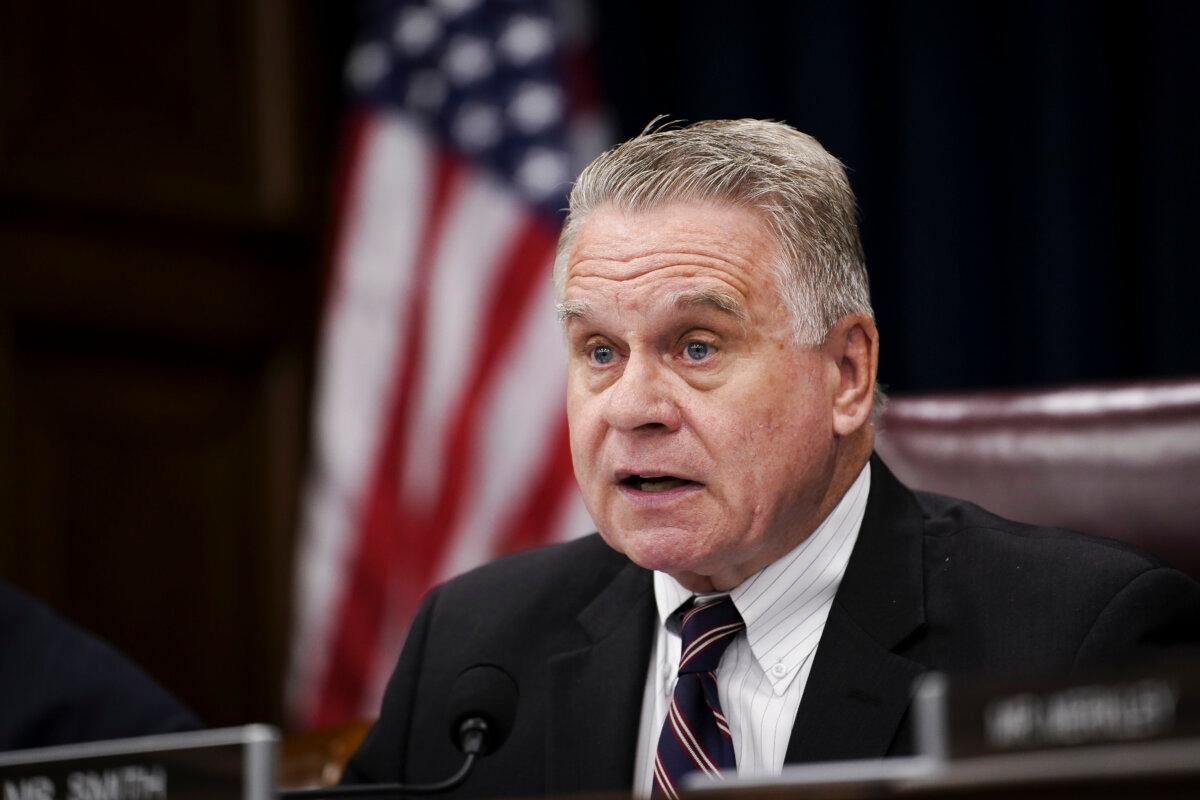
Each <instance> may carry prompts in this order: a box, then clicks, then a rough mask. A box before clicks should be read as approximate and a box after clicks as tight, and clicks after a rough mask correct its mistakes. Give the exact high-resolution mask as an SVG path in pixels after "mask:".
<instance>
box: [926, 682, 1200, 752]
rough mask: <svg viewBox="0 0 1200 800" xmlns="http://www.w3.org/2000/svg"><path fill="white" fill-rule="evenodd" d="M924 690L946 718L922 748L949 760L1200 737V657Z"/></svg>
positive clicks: (949, 684)
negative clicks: (935, 733) (940, 731)
mask: <svg viewBox="0 0 1200 800" xmlns="http://www.w3.org/2000/svg"><path fill="white" fill-rule="evenodd" d="M938 680H941V681H942V684H941V686H940V687H939V686H938V685H937V681H938ZM921 692H923V693H925V694H926V695H929V694H932V695H935V696H936V695H937V694H941V695H942V696H941V698H939V699H938V702H936V703H935V704H933V708H935V709H937V711H935V712H932V713H938V714H940V715H941V716H942V718H943V721H944V727H943V728H942V730H943V731H944V735H943V736H938V737H933V738H926V737H920V738H922V739H924V741H925V742H927V743H928V742H936V744H930V745H928V746H923V748H922V749H923V751H924V752H925V753H926V754H929V755H935V756H941V757H945V758H950V759H958V758H970V757H974V756H983V755H995V754H1001V753H1017V752H1028V751H1034V750H1050V749H1056V748H1066V747H1090V746H1096V745H1108V744H1126V743H1133V742H1149V741H1156V740H1165V739H1189V738H1200V660H1195V659H1192V660H1188V661H1180V662H1162V663H1155V664H1149V665H1144V666H1139V667H1129V668H1124V669H1120V670H1111V671H1104V672H1096V673H1091V674H1084V675H1073V676H1070V677H1061V678H1053V679H1046V680H1040V681H1036V682H1024V683H1022V682H1015V681H1004V682H991V681H970V680H968V679H965V678H956V677H940V678H934V679H932V681H931V682H929V683H928V684H926V685H924V686H923V687H922V690H921ZM926 713H927V714H928V713H931V712H928V711H927V712H926ZM939 727H941V726H939ZM939 740H940V741H939ZM937 750H940V751H941V752H936V751H937ZM931 751H933V752H931Z"/></svg>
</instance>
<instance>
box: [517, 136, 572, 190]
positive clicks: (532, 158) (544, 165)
mask: <svg viewBox="0 0 1200 800" xmlns="http://www.w3.org/2000/svg"><path fill="white" fill-rule="evenodd" d="M516 179H517V184H518V185H519V186H520V187H521V188H522V189H523V190H524V191H525V192H526V193H527V194H528V195H529V196H530V197H532V198H533V199H534V200H543V199H545V198H547V197H549V196H550V195H552V194H554V193H555V192H556V191H557V190H558V189H559V188H561V187H562V185H563V184H564V183H566V181H567V179H568V175H567V160H566V158H565V157H564V156H563V154H562V153H559V152H558V151H556V150H551V149H549V148H546V147H532V148H530V149H529V152H528V153H526V154H525V157H524V158H523V159H522V160H521V162H520V164H519V165H518V166H517V171H516Z"/></svg>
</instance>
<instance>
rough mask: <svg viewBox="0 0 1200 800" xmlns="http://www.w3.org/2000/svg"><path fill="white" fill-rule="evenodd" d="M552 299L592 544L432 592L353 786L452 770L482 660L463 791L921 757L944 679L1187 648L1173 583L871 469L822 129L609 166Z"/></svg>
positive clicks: (590, 173)
mask: <svg viewBox="0 0 1200 800" xmlns="http://www.w3.org/2000/svg"><path fill="white" fill-rule="evenodd" d="M555 279H556V283H557V286H558V290H559V296H560V298H561V302H560V305H559V312H560V316H561V317H562V319H563V326H564V332H565V338H566V344H567V353H568V363H569V379H568V380H569V389H568V408H567V410H568V418H569V422H570V430H571V452H572V456H573V460H574V467H575V474H576V477H577V479H578V481H579V484H580V486H581V488H582V489H583V493H584V497H585V500H586V503H587V507H588V510H589V511H590V512H591V514H592V517H593V519H594V520H595V522H596V524H597V527H598V529H599V537H597V536H592V537H589V538H585V539H583V540H580V541H577V542H573V543H570V544H566V545H562V546H559V547H553V548H547V549H544V550H540V551H536V552H532V553H527V554H524V555H520V556H517V557H514V558H511V559H507V560H504V561H501V562H497V563H495V564H492V565H489V566H487V567H484V568H483V569H480V570H477V571H476V572H474V573H471V574H469V575H467V576H464V577H462V578H460V579H458V580H455V581H451V582H450V583H449V584H447V585H445V586H443V587H440V588H439V589H436V590H435V591H433V592H432V593H431V594H430V596H429V597H428V599H427V600H426V602H425V604H424V606H423V607H422V610H421V612H420V613H419V614H418V616H417V619H416V620H415V622H414V624H413V626H412V629H411V631H410V634H409V640H408V642H407V644H406V646H405V651H404V654H403V656H402V657H401V660H400V663H399V665H398V666H397V668H396V672H395V674H394V676H393V678H392V680H391V683H390V685H389V687H388V691H387V696H386V698H385V700H384V705H383V709H382V713H381V716H380V719H379V722H378V723H377V725H376V726H375V727H374V729H373V730H372V732H371V734H370V735H369V737H368V738H367V740H366V742H365V743H364V744H363V746H362V748H361V749H360V750H359V752H358V753H357V754H356V755H355V756H354V758H353V759H352V761H351V763H350V764H349V766H348V768H347V771H346V775H345V778H344V779H345V780H346V781H347V782H352V783H361V782H377V781H397V780H402V781H410V782H429V781H435V780H438V779H440V778H442V777H445V776H447V775H449V774H450V773H452V772H453V771H454V770H455V769H456V767H457V766H458V764H459V762H460V760H461V756H460V755H459V754H458V753H457V752H456V751H455V750H454V748H453V746H452V745H451V743H450V741H449V739H448V737H447V736H446V735H445V727H446V720H445V698H446V696H447V695H448V694H449V693H450V690H451V687H452V686H453V684H454V681H455V678H456V677H457V676H458V675H459V674H460V673H461V672H462V671H463V670H465V669H467V668H468V667H471V666H472V665H476V664H495V665H498V666H499V667H501V668H503V669H504V670H505V671H506V672H508V673H509V674H510V675H512V676H513V677H514V679H515V681H516V683H517V684H518V686H519V692H520V700H519V703H518V706H517V714H516V719H515V721H514V723H513V727H512V731H511V734H510V736H509V738H508V741H507V742H505V743H504V745H503V746H502V747H501V748H500V749H499V750H498V751H497V752H496V753H494V754H492V755H489V756H487V757H486V758H485V759H483V760H482V761H481V762H480V764H479V765H478V767H477V769H476V772H475V774H473V775H472V776H471V779H470V781H469V782H468V785H467V788H466V790H465V791H466V792H468V793H470V794H472V795H475V796H487V795H509V796H511V795H520V794H545V793H550V794H561V793H569V792H576V791H600V790H628V789H629V788H631V787H632V788H633V789H634V790H635V791H637V792H639V793H643V794H651V793H652V794H654V795H655V796H663V797H673V796H674V793H675V791H676V787H677V786H678V783H679V781H681V780H682V779H683V777H684V776H685V775H686V774H687V773H689V772H695V771H700V772H713V771H716V770H718V769H729V768H736V769H737V770H738V771H739V772H743V773H747V772H760V773H761V772H766V773H772V772H778V771H779V770H780V769H781V767H782V765H783V764H784V763H785V762H800V761H816V760H829V759H841V758H868V757H880V756H885V755H893V754H903V753H908V752H911V750H912V746H913V743H912V737H911V734H910V733H909V730H908V725H907V721H906V720H907V711H908V707H909V697H910V693H911V687H912V683H913V680H914V679H915V678H916V677H917V676H918V675H920V674H921V673H922V672H923V671H926V670H929V669H940V670H950V671H956V672H995V673H1001V674H1008V675H1011V674H1017V673H1021V672H1031V673H1032V672H1041V671H1047V670H1064V671H1065V670H1070V669H1074V668H1079V667H1085V666H1088V665H1092V664H1096V663H1101V662H1104V661H1109V660H1112V659H1116V658H1120V657H1125V656H1128V655H1132V654H1135V653H1137V652H1138V651H1139V650H1141V649H1142V648H1143V647H1149V646H1165V645H1168V644H1171V643H1174V642H1182V641H1185V640H1187V639H1189V638H1191V637H1195V636H1196V635H1197V633H1196V632H1197V631H1198V630H1200V587H1198V586H1197V585H1196V584H1194V583H1192V582H1191V581H1190V580H1188V579H1187V578H1186V577H1184V576H1183V575H1181V574H1180V573H1178V572H1175V571H1173V570H1169V569H1166V568H1164V567H1162V566H1161V565H1159V564H1157V563H1156V562H1155V561H1153V560H1152V559H1150V558H1149V557H1147V556H1145V555H1142V554H1140V553H1138V552H1136V551H1133V550H1131V549H1129V548H1126V547H1124V546H1121V545H1118V544H1115V543H1112V542H1104V541H1100V540H1095V539H1090V538H1088V537H1084V536H1081V535H1077V534H1072V533H1068V532H1064V531H1051V530H1045V529H1040V528H1034V527H1030V526H1025V525H1020V524H1017V523H1014V522H1010V521H1008V520H1003V519H1000V518H997V517H995V516H992V515H990V514H988V513H986V512H984V511H982V510H981V509H979V508H977V507H975V506H972V505H970V504H968V503H965V502H960V501H956V500H952V499H949V498H943V497H936V496H932V495H924V494H919V493H916V494H914V493H912V492H910V491H909V490H907V489H906V488H905V487H903V486H902V485H900V484H899V483H898V482H897V481H896V479H895V478H893V477H892V476H891V474H890V473H889V472H888V470H887V467H886V466H884V465H883V464H882V462H880V461H879V460H878V459H877V458H874V457H873V456H872V447H873V441H874V433H875V431H874V412H875V410H876V405H877V399H876V386H875V373H876V367H877V363H878V354H879V337H878V333H877V331H876V328H875V323H874V320H873V315H872V311H871V305H870V299H869V295H868V289H867V278H866V271H865V268H864V264H863V256H862V249H861V246H860V244H859V239H858V232H857V225H856V220H855V210H854V199H853V195H852V194H851V191H850V188H849V184H848V182H847V180H846V176H845V173H844V171H843V169H842V166H841V164H839V163H838V161H837V160H836V159H834V158H833V157H832V156H830V155H829V154H828V153H826V152H825V151H824V150H823V149H822V148H821V146H820V145H819V144H818V143H817V142H816V141H815V140H813V139H812V138H811V137H808V136H806V135H804V134H802V133H799V132H798V131H795V130H793V129H792V128H790V127H788V126H786V125H782V124H779V123H771V122H760V121H754V120H739V121H725V122H706V123H700V124H696V125H693V126H690V127H686V128H664V129H659V130H658V131H655V132H652V133H646V134H643V135H642V136H639V137H637V138H635V139H633V140H631V141H629V142H626V143H625V144H623V145H621V146H619V147H617V148H615V149H614V150H612V151H610V152H608V153H605V154H604V155H602V156H600V157H599V158H598V159H597V160H596V161H595V162H593V163H592V164H591V165H590V166H589V167H588V168H587V169H586V170H584V172H583V174H582V175H581V176H580V178H579V181H578V183H577V184H576V186H575V188H574V190H573V192H572V195H571V208H570V214H569V217H568V220H567V222H566V225H565V226H564V229H563V233H562V237H561V240H560V243H559V257H558V260H557V263H556V266H555ZM601 539H602V540H603V541H601ZM698 664H703V666H701V667H697V665H698Z"/></svg>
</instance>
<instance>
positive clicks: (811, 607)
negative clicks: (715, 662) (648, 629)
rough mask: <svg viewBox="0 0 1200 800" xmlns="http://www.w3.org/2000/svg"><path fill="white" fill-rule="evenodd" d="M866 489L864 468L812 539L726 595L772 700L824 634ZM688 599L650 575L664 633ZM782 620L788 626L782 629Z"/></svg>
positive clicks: (670, 581) (662, 576)
mask: <svg viewBox="0 0 1200 800" xmlns="http://www.w3.org/2000/svg"><path fill="white" fill-rule="evenodd" d="M870 488H871V464H870V462H868V463H867V464H866V465H865V466H864V467H863V469H862V472H860V473H859V475H858V477H857V478H856V479H855V481H854V483H852V484H851V485H850V488H849V489H848V490H846V493H845V494H844V495H842V499H841V500H839V501H838V504H837V505H836V506H835V507H834V509H833V511H831V512H830V513H829V516H827V517H826V518H825V519H824V520H822V521H821V524H820V525H818V526H817V529H816V530H814V531H813V532H812V534H811V535H809V536H808V537H807V538H805V539H804V541H802V542H800V544H798V545H797V546H796V547H795V548H794V549H792V550H791V551H790V552H789V553H787V554H785V555H784V556H782V557H781V558H779V559H777V560H776V561H773V562H772V563H770V564H768V565H767V566H765V567H763V568H762V569H761V570H759V571H758V572H756V573H755V574H753V575H751V576H750V577H749V578H747V579H746V580H744V581H742V582H741V583H740V584H738V585H737V586H735V587H734V588H733V589H731V590H730V591H729V595H730V597H732V598H733V603H734V605H735V606H737V609H738V612H739V613H740V614H741V615H742V620H743V621H745V623H746V639H747V641H748V642H749V644H750V649H751V651H752V652H753V653H754V657H755V659H756V660H757V661H758V662H759V665H760V666H761V667H762V669H763V672H765V673H766V674H767V676H768V677H769V678H771V681H772V683H773V685H774V687H775V690H776V692H782V691H783V690H785V689H786V688H787V686H788V684H790V683H791V681H792V680H793V679H795V677H796V675H797V674H799V672H800V668H801V667H802V666H803V662H804V660H805V659H806V658H807V657H808V656H809V655H810V654H811V653H812V651H813V649H814V648H815V646H816V640H817V639H818V638H819V637H820V635H821V631H822V630H823V629H824V627H825V619H826V617H827V615H828V603H829V601H830V600H832V598H833V595H834V594H835V593H836V592H837V588H838V585H839V584H840V583H841V581H842V575H844V574H845V572H846V563H847V562H848V561H849V558H850V551H851V550H852V549H853V548H854V543H855V541H857V539H858V531H859V528H860V527H861V526H862V520H863V515H864V514H865V513H866V508H867V495H868V493H869V492H870ZM691 597H693V592H691V591H690V590H688V589H685V588H684V587H683V586H681V585H680V583H679V581H677V580H675V579H674V578H672V577H671V576H670V575H668V574H666V573H665V572H655V573H654V599H655V602H656V604H657V606H658V617H659V620H660V621H661V622H662V624H663V625H664V626H665V625H667V620H668V618H669V617H670V616H671V614H673V613H674V612H675V610H676V609H677V608H679V606H681V605H683V604H684V603H685V602H687V601H688V600H689V599H690V598H691ZM702 597H703V596H702ZM818 612H820V613H818ZM785 620H788V621H789V623H788V624H781V623H783V622H784V621H785ZM797 623H798V624H797ZM805 645H807V646H805ZM777 665H782V668H781V667H779V666H777Z"/></svg>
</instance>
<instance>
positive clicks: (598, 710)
mask: <svg viewBox="0 0 1200 800" xmlns="http://www.w3.org/2000/svg"><path fill="white" fill-rule="evenodd" d="M650 575H651V573H649V572H648V571H646V570H643V569H641V568H639V567H637V566H635V565H633V564H629V565H628V566H627V567H625V568H624V569H622V570H621V571H620V572H619V573H618V574H617V577H616V578H614V579H613V581H612V583H610V584H609V585H608V587H607V588H606V589H605V590H604V591H603V592H601V593H600V594H599V595H598V596H597V597H596V599H595V600H594V601H592V602H591V603H590V604H589V605H588V606H587V607H586V608H585V609H584V610H583V612H582V613H580V615H579V617H578V622H579V625H580V631H579V633H580V644H579V646H578V647H573V648H570V649H568V650H566V651H565V652H562V653H560V654H559V655H557V656H555V657H554V658H552V659H551V660H550V662H549V664H548V665H547V669H548V671H549V686H550V711H549V714H550V724H549V725H548V726H547V739H546V792H547V793H548V794H568V793H572V792H584V791H617V790H620V791H627V790H628V789H629V787H630V786H632V785H633V758H634V749H635V745H636V741H637V736H638V723H639V721H640V720H641V711H642V695H643V692H644V690H645V685H646V669H647V665H648V664H649V663H650V645H651V641H652V636H653V632H654V616H655V609H654V591H653V587H652V582H651V577H650ZM614 743H615V744H614Z"/></svg>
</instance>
